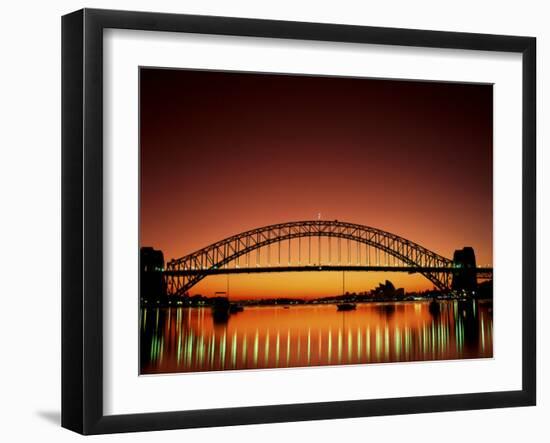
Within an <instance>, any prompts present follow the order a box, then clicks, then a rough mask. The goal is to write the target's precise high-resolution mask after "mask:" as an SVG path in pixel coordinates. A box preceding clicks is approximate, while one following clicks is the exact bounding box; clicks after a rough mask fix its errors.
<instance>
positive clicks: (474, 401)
mask: <svg viewBox="0 0 550 443" xmlns="http://www.w3.org/2000/svg"><path fill="white" fill-rule="evenodd" d="M107 28H119V29H132V30H147V31H171V32H192V33H200V34H217V35H227V36H252V37H269V38H280V39H302V40H317V41H331V42H353V43H368V44H377V45H398V46H416V47H429V48H454V49H470V50H481V51H501V52H511V53H520V54H522V65H523V79H522V82H523V85H522V88H523V97H522V126H523V135H522V154H523V189H522V196H523V203H522V204H523V214H522V221H523V233H522V241H523V246H522V248H523V251H522V252H523V257H522V263H523V264H522V389H521V390H517V391H506V392H479V393H470V394H456V395H435V396H419V397H403V398H391V399H372V400H356V401H332V402H323V403H307V404H283V405H266V406H260V407H236V408H224V409H208V410H189V411H176V412H173V411H172V412H160V413H141V414H130V415H104V413H103V407H102V405H103V376H102V372H103V338H102V324H103V318H102V316H103V299H102V282H103V280H102V278H103V277H102V268H103V247H102V245H103V226H102V223H103V209H102V208H103V197H102V196H103V182H102V177H103V166H102V165H103V147H102V139H103V111H102V109H103V88H102V83H103V78H102V77H103V30H104V29H107ZM535 66H536V39H535V38H533V37H517V36H504V35H485V34H471V33H456V32H440V31H423V30H412V29H390V28H377V27H364V26H349V25H339V24H319V23H300V22H290V21H274V20H257V19H244V18H228V17H210V16H196V15H179V14H164V13H149V12H127V11H110V10H97V9H83V10H79V11H76V12H73V13H71V14H68V15H65V16H64V17H63V18H62V426H63V427H65V428H68V429H71V430H73V431H76V432H79V433H82V434H103V433H115V432H132V431H151V430H161V429H178V428H194V427H211V426H228V425H239V424H254V423H273V422H289V421H301V420H320V419H331V418H347V417H363V416H379V415H390V414H411V413H424V412H436V411H457V410H467V409H485V408H501V407H513V406H529V405H535V403H536V353H535V352H536V334H535V332H536V315H535V312H536V284H535V272H536V271H535V269H536V177H535V172H536V154H535V144H536V143H535V133H536V118H535V113H536V101H535V100H536V97H535V95H536V89H535V85H536V69H535Z"/></svg>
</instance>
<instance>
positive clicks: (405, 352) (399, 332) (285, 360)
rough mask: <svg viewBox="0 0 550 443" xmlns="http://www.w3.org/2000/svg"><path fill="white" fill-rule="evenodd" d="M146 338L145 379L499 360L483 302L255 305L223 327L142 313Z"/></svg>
mask: <svg viewBox="0 0 550 443" xmlns="http://www.w3.org/2000/svg"><path fill="white" fill-rule="evenodd" d="M140 334H141V336H140V346H141V357H140V358H141V373H142V374H154V373H165V372H197V371H214V370H227V369H251V368H281V367H300V366H324V365H340V364H362V363H387V362H399V361H417V360H446V359H461V358H483V357H492V355H493V316H492V303H491V302H483V301H479V302H478V301H440V302H437V303H435V304H430V302H428V301H415V302H400V303H365V304H358V305H357V309H356V310H355V311H347V312H341V311H337V309H336V306H335V305H294V306H291V307H290V308H285V307H283V306H257V307H246V308H245V310H244V311H243V312H239V313H236V314H232V315H231V316H230V317H229V319H228V320H227V321H226V322H221V323H220V322H215V321H214V319H213V317H212V311H211V309H210V308H182V307H178V308H142V309H141V312H140Z"/></svg>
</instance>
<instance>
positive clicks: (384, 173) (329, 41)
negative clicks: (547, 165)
mask: <svg viewBox="0 0 550 443" xmlns="http://www.w3.org/2000/svg"><path fill="white" fill-rule="evenodd" d="M62 31H63V32H62V55H63V67H62V75H63V79H62V83H63V97H62V102H63V103H62V104H63V115H62V118H63V128H62V133H63V146H62V151H63V157H62V158H63V165H62V170H63V196H62V197H63V214H62V216H63V228H62V231H63V245H62V251H63V264H62V265H63V294H62V298H63V300H62V301H63V303H62V308H63V312H62V322H63V324H62V335H63V337H62V358H63V361H62V371H63V374H62V425H63V426H64V427H66V428H69V429H72V430H74V431H77V432H80V433H83V434H99V433H112V432H128V431H145V430H159V429H176V428H190V427H202V426H223V425H236V424H250V423H270V422H283V421H298V420H316V419H328V418H345V417H360V416H372V415H387V414H408V413H422V412H433V411H452V410H464V409H482V408H496V407H512V406H528V405H534V404H535V398H536V395H535V392H536V389H535V387H536V373H535V366H536V364H535V363H536V355H535V329H536V328H535V299H536V293H535V289H536V288H535V257H536V250H535V224H536V222H535V193H536V192H535V59H536V55H535V47H536V43H535V39H534V38H532V37H515V36H497V35H484V34H465V33H452V32H436V31H420V30H408V29H388V28H373V27H360V26H349V25H339V24H319V23H298V22H282V21H270V20H256V19H242V18H227V17H207V16H190V15H176V14H159V13H146V12H124V11H108V10H90V9H84V10H81V11H77V12H74V13H72V14H69V15H66V16H64V17H63V21H62Z"/></svg>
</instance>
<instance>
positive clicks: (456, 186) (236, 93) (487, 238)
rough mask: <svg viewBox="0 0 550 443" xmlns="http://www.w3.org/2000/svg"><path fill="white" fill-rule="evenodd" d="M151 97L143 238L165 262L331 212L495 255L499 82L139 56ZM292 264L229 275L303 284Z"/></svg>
mask: <svg viewBox="0 0 550 443" xmlns="http://www.w3.org/2000/svg"><path fill="white" fill-rule="evenodd" d="M140 99H141V106H140V119H141V134H140V137H141V245H144V246H145V245H147V246H153V247H155V248H158V249H162V250H163V251H164V254H165V258H166V259H167V260H168V259H170V258H176V257H181V256H183V255H186V254H188V253H190V252H193V251H194V250H197V249H200V248H202V247H204V246H207V245H208V244H210V243H213V242H214V241H217V240H220V239H222V238H225V237H228V236H230V235H233V234H236V233H239V232H242V231H244V230H247V229H252V228H256V227H260V226H264V225H269V224H273V223H279V222H285V221H295V220H310V219H315V218H316V217H317V214H318V213H319V212H320V213H321V214H322V218H323V219H338V220H342V221H348V222H353V223H359V224H364V225H369V226H374V227H377V228H380V229H384V230H386V231H389V232H392V233H395V234H398V235H401V236H403V237H405V238H408V239H410V240H413V241H415V242H417V243H420V244H421V245H423V246H425V247H427V248H429V249H431V250H433V251H435V252H438V253H440V254H442V255H444V256H447V257H452V254H453V251H454V250H455V249H457V248H461V247H463V246H473V247H474V248H475V251H476V255H477V259H478V263H480V264H490V263H492V181H493V173H492V161H493V158H492V122H493V115H492V112H493V111H492V109H493V93H492V86H491V85H473V84H450V83H433V82H410V81H390V80H371V79H351V78H337V77H309V76H290V75H272V74H251V73H229V72H208V71H188V70H167V69H149V68H142V69H141V78H140ZM286 275H287V277H281V276H280V275H279V276H277V275H272V276H262V277H260V276H257V277H253V276H242V277H232V279H233V278H234V279H235V287H236V290H237V291H238V290H241V292H243V293H249V292H250V291H252V292H253V291H256V292H258V291H259V292H261V291H264V292H262V294H264V295H269V292H268V291H267V289H265V288H263V286H266V285H267V286H270V285H277V286H279V285H283V286H284V284H288V285H289V286H292V287H295V288H297V287H300V285H302V284H304V283H303V282H304V274H301V275H298V276H289V275H288V274H286ZM327 278H330V279H334V278H335V277H326V278H325V277H323V278H316V277H315V275H313V276H312V277H311V279H310V278H309V277H308V278H307V284H308V285H309V286H308V289H307V290H308V291H309V290H310V289H311V285H313V286H315V285H318V286H319V288H317V289H318V291H319V293H324V292H327V291H328V293H333V292H334V290H333V289H334V288H331V289H330V290H327V291H325V290H324V289H323V288H325V286H326V281H327V280H326V279H327ZM354 278H355V279H356V280H357V279H359V277H354ZM369 278H370V279H371V280H369V281H368V282H366V281H364V279H363V281H362V282H361V283H359V282H358V283H357V284H358V285H369V284H371V283H372V282H377V281H379V280H380V279H381V278H383V276H381V275H376V276H369ZM273 279H277V282H275V281H274V280H273ZM285 279H286V280H285ZM392 279H393V280H394V281H395V280H396V279H397V280H399V279H401V281H398V282H397V283H398V284H399V283H402V285H405V286H406V287H407V289H411V290H412V289H423V288H429V287H431V285H430V284H429V282H428V281H427V280H425V279H423V278H422V277H419V278H418V279H415V278H412V277H410V276H406V277H405V276H401V277H400V276H392ZM300 280H301V281H300ZM291 281H292V282H294V283H292V282H291ZM316 282H318V283H316ZM201 285H202V286H201V287H200V288H199V287H198V286H197V290H200V291H202V292H203V293H205V294H208V293H209V291H214V287H216V288H217V286H219V285H220V283H219V278H218V280H216V278H207V279H206V280H205V281H204V283H201ZM239 285H241V286H242V288H241V289H239ZM264 289H265V290H264ZM352 289H353V288H352ZM357 289H360V288H359V287H358V288H357ZM365 289H369V288H365ZM216 290H217V289H216ZM311 290H316V289H315V288H313V289H311ZM266 291H267V292H266ZM300 291H301V290H299V289H296V291H294V292H293V294H298V293H300ZM290 292H292V291H290Z"/></svg>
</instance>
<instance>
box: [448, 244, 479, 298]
mask: <svg viewBox="0 0 550 443" xmlns="http://www.w3.org/2000/svg"><path fill="white" fill-rule="evenodd" d="M453 266H454V267H455V268H456V271H453V281H452V283H451V289H453V290H454V291H466V292H470V293H472V292H474V291H475V290H476V289H477V273H476V255H475V252H474V248H472V247H470V246H465V247H464V248H462V249H457V250H456V251H455V253H454V256H453Z"/></svg>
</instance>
